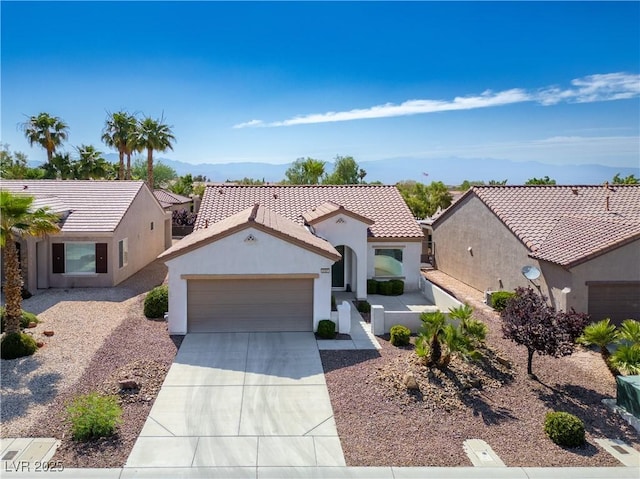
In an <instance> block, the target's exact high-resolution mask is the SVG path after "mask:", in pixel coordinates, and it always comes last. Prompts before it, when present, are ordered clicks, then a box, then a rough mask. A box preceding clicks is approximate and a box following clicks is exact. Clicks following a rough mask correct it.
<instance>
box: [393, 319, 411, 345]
mask: <svg viewBox="0 0 640 479" xmlns="http://www.w3.org/2000/svg"><path fill="white" fill-rule="evenodd" d="M390 332H391V344H393V345H394V346H407V345H408V344H409V338H410V337H411V331H410V330H409V328H407V327H406V326H403V325H401V324H396V325H395V326H391V331H390Z"/></svg>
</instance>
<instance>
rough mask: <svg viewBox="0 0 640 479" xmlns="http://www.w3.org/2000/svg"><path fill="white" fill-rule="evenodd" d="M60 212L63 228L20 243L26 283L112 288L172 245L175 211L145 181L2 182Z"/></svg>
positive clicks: (32, 286) (31, 286)
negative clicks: (160, 199) (169, 209)
mask: <svg viewBox="0 0 640 479" xmlns="http://www.w3.org/2000/svg"><path fill="white" fill-rule="evenodd" d="M0 188H2V189H3V190H9V191H13V192H15V193H19V194H25V195H29V196H33V197H34V198H35V200H34V206H35V207H43V206H46V207H48V208H50V210H51V211H53V212H55V213H58V214H59V215H60V218H61V220H60V232H59V233H57V234H54V235H48V236H45V237H42V238H28V239H27V240H26V241H23V242H22V243H21V244H20V261H21V266H22V271H23V275H24V280H25V287H26V288H27V289H28V290H29V291H31V292H35V290H36V289H42V288H80V287H108V286H115V285H116V284H118V283H120V282H122V281H124V280H125V279H127V278H128V277H129V276H131V275H133V274H134V273H136V272H137V271H139V270H140V269H142V268H143V267H144V266H146V265H147V264H149V263H150V262H152V261H154V260H155V259H156V257H157V256H158V254H160V253H161V252H162V251H164V250H165V249H166V248H168V247H169V246H171V213H167V212H165V211H164V209H163V208H162V206H161V205H160V203H159V202H158V200H157V199H156V198H155V197H154V195H153V194H152V193H151V191H150V190H149V188H148V187H147V186H146V184H145V183H144V182H142V181H92V180H86V181H85V180H66V181H60V180H2V181H1V182H0Z"/></svg>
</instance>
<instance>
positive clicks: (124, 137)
mask: <svg viewBox="0 0 640 479" xmlns="http://www.w3.org/2000/svg"><path fill="white" fill-rule="evenodd" d="M136 123H137V122H136V119H135V116H133V115H131V114H129V113H127V112H126V111H117V112H115V113H107V120H106V122H105V126H104V129H103V130H102V141H103V142H104V144H105V145H107V146H108V147H110V148H113V149H115V150H118V160H119V169H118V179H119V180H124V179H125V169H124V155H125V154H127V151H129V150H130V148H131V146H130V145H131V141H132V137H133V136H134V135H135V126H136ZM129 159H130V153H129ZM129 165H130V160H129ZM128 171H129V177H131V168H130V167H129V168H128Z"/></svg>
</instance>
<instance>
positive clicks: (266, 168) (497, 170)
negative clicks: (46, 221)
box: [105, 153, 640, 186]
mask: <svg viewBox="0 0 640 479" xmlns="http://www.w3.org/2000/svg"><path fill="white" fill-rule="evenodd" d="M105 158H106V159H107V160H109V161H111V162H116V161H118V155H117V154H114V153H109V154H107V155H105ZM156 161H161V162H162V163H163V164H165V165H167V166H170V167H171V168H173V169H174V170H175V171H176V173H177V174H178V175H186V174H188V173H190V174H192V175H194V176H197V175H202V176H206V177H207V178H208V179H209V181H213V182H224V181H227V180H229V181H233V180H239V179H242V178H245V177H248V178H255V179H264V180H265V181H267V182H278V181H281V180H282V179H284V177H285V176H284V174H285V171H286V170H287V168H289V166H290V165H291V164H290V163H288V164H270V163H255V162H243V163H197V164H192V163H186V162H183V161H178V160H173V159H170V158H157V159H156ZM356 161H357V160H356ZM358 163H359V166H360V168H363V169H364V170H365V171H366V172H367V176H366V177H365V181H367V182H372V181H380V182H382V183H384V184H395V183H397V182H398V181H402V180H414V181H419V182H422V183H430V182H432V181H442V182H443V183H445V184H446V185H451V186H455V185H459V184H461V183H462V182H463V181H464V180H469V181H484V182H487V183H488V182H489V181H490V180H498V181H503V180H507V184H509V185H517V184H523V183H525V182H526V181H527V180H528V179H530V178H534V177H535V178H543V177H544V176H548V177H549V178H553V179H554V180H556V182H557V183H558V184H601V183H603V182H604V181H611V179H612V178H613V177H614V175H615V174H616V173H619V174H620V176H622V177H626V176H628V175H632V174H633V175H635V176H636V177H640V167H638V168H629V167H618V166H607V165H600V164H591V165H552V164H548V163H543V162H538V161H527V162H516V161H510V160H503V159H495V158H457V157H449V158H441V159H420V158H388V159H384V160H376V161H360V162H358ZM325 169H326V170H327V171H332V169H333V164H331V163H327V165H326V166H325Z"/></svg>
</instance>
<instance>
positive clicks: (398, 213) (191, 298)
mask: <svg viewBox="0 0 640 479" xmlns="http://www.w3.org/2000/svg"><path fill="white" fill-rule="evenodd" d="M421 245H422V231H421V230H420V227H419V226H418V224H417V223H416V221H415V219H414V218H413V216H412V215H411V212H410V211H409V208H407V205H406V204H405V202H404V200H403V199H402V197H401V196H400V194H399V193H398V190H397V189H396V188H395V187H394V186H369V185H347V186H233V185H216V186H208V187H207V189H206V191H205V194H204V197H203V199H202V205H201V207H200V213H199V215H198V219H197V222H196V231H194V232H193V233H192V234H191V235H189V236H187V237H186V238H184V239H183V240H182V241H180V242H179V243H176V244H175V245H174V246H173V247H172V248H170V249H169V250H167V251H165V252H164V253H163V254H162V255H160V258H162V259H164V260H165V261H166V264H167V266H168V268H169V331H170V332H171V333H172V334H184V333H185V332H197V331H199V332H204V331H257V330H269V331H272V330H280V331H295V330H298V331H299V330H303V331H312V330H315V329H316V328H317V324H318V322H319V321H320V320H322V319H328V318H329V317H330V313H331V291H332V290H343V291H344V290H351V291H353V292H354V293H355V295H356V296H357V297H358V298H360V299H364V298H366V297H367V279H369V278H376V279H380V280H384V279H393V278H399V279H402V280H404V281H405V288H406V289H407V290H416V289H417V288H418V284H419V279H420V252H421Z"/></svg>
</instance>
